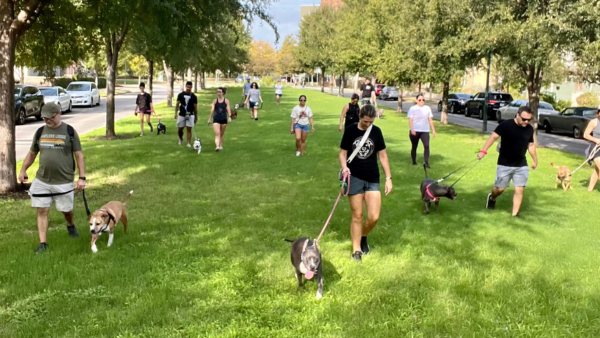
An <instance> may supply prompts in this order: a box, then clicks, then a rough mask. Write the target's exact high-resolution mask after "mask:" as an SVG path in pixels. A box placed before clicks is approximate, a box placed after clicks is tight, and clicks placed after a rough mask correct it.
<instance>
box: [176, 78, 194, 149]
mask: <svg viewBox="0 0 600 338" xmlns="http://www.w3.org/2000/svg"><path fill="white" fill-rule="evenodd" d="M178 112H179V116H178V115H177V113H178ZM175 119H176V120H177V129H178V135H179V145H181V144H182V143H183V128H186V129H187V147H188V148H191V147H192V145H191V142H192V128H193V127H194V124H195V123H196V121H198V98H196V95H194V93H192V81H188V82H187V83H186V84H185V91H184V92H181V93H179V95H177V104H176V105H175Z"/></svg>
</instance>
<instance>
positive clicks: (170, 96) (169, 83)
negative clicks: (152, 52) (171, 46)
mask: <svg viewBox="0 0 600 338" xmlns="http://www.w3.org/2000/svg"><path fill="white" fill-rule="evenodd" d="M163 68H164V69H165V75H166V76H167V107H173V89H174V88H173V85H174V79H173V68H172V67H170V66H167V62H166V61H165V60H163Z"/></svg>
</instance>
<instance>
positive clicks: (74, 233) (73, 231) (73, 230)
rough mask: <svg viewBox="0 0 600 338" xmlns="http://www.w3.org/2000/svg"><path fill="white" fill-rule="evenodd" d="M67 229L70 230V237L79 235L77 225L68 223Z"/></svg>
mask: <svg viewBox="0 0 600 338" xmlns="http://www.w3.org/2000/svg"><path fill="white" fill-rule="evenodd" d="M67 231H69V237H73V238H78V237H79V232H77V228H75V225H67Z"/></svg>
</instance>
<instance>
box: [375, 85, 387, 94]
mask: <svg viewBox="0 0 600 338" xmlns="http://www.w3.org/2000/svg"><path fill="white" fill-rule="evenodd" d="M383 88H385V85H384V84H377V85H375V96H379V94H381V90H382V89H383Z"/></svg>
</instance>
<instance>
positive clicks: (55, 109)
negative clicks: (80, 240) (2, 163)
mask: <svg viewBox="0 0 600 338" xmlns="http://www.w3.org/2000/svg"><path fill="white" fill-rule="evenodd" d="M60 117H61V109H60V106H58V105H57V104H55V103H46V104H45V105H44V106H43V107H42V118H43V119H44V123H45V125H44V126H43V127H41V128H40V129H38V131H37V132H36V133H35V136H34V138H33V143H32V144H31V148H30V150H29V153H27V156H26V157H25V160H24V161H23V167H22V168H21V172H20V173H19V182H21V183H24V182H27V180H28V179H29V178H28V177H27V169H29V167H31V165H32V164H33V162H35V159H36V157H37V155H38V153H39V154H40V160H39V169H38V171H37V174H36V176H35V179H34V180H33V183H32V184H31V187H30V189H29V191H30V194H31V195H32V196H31V206H32V207H34V208H37V226H38V235H39V238H40V244H39V245H38V247H37V249H36V252H38V253H39V252H44V251H46V249H47V248H48V244H47V237H46V234H47V232H48V213H49V211H50V206H51V205H52V202H54V207H55V208H56V210H57V211H60V212H62V213H63V215H64V217H65V221H67V231H68V233H69V236H70V237H73V238H77V237H79V233H78V232H77V228H75V225H74V223H73V197H74V193H73V179H74V172H75V164H77V168H78V170H79V179H78V180H77V183H76V185H75V189H78V190H82V189H85V164H84V160H83V152H82V150H81V142H80V141H79V135H77V132H76V131H75V130H74V129H73V127H71V126H70V125H68V124H66V123H62V122H61V120H60ZM35 195H53V196H49V197H39V196H35Z"/></svg>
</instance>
